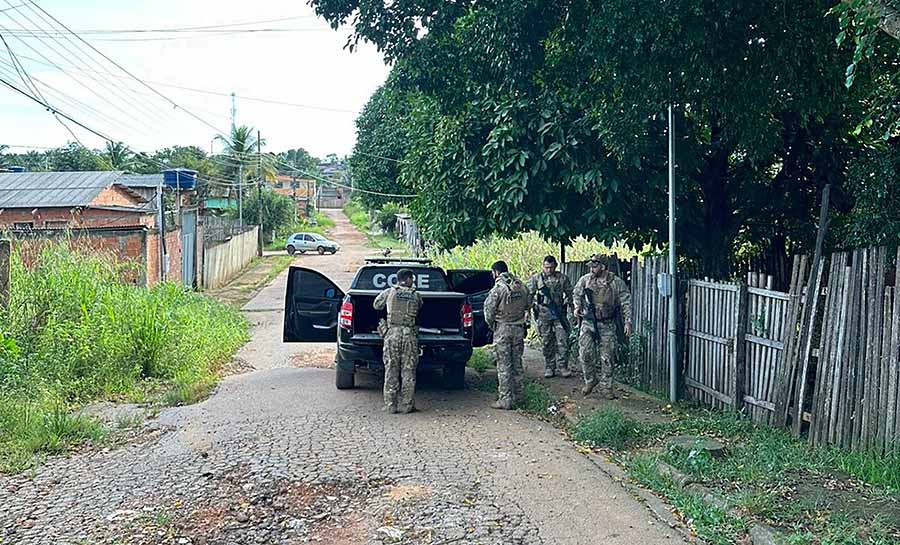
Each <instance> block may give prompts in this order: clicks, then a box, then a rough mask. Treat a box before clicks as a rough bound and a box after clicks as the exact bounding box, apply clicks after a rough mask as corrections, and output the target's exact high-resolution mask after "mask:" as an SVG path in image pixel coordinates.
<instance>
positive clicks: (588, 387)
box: [581, 380, 597, 397]
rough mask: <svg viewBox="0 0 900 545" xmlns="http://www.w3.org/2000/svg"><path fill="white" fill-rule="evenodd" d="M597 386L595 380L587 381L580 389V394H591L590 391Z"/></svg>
mask: <svg viewBox="0 0 900 545" xmlns="http://www.w3.org/2000/svg"><path fill="white" fill-rule="evenodd" d="M596 386H597V381H596V380H591V381H588V382H587V384H585V385H584V388H582V389H581V395H583V396H585V397H587V396H589V395H591V392H593V391H594V387H596Z"/></svg>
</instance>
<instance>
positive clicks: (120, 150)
mask: <svg viewBox="0 0 900 545" xmlns="http://www.w3.org/2000/svg"><path fill="white" fill-rule="evenodd" d="M103 160H104V161H105V162H106V164H107V166H108V167H109V168H110V169H111V170H131V168H132V167H133V166H134V153H132V151H131V150H130V149H128V146H126V145H125V143H124V142H112V141H109V142H107V143H106V150H105V151H104V152H103Z"/></svg>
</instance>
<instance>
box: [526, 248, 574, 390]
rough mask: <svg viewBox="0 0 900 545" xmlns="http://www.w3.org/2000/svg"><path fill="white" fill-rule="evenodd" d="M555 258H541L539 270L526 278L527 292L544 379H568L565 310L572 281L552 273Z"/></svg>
mask: <svg viewBox="0 0 900 545" xmlns="http://www.w3.org/2000/svg"><path fill="white" fill-rule="evenodd" d="M557 265H558V264H557V262H556V258H555V257H553V256H552V255H548V256H546V257H545V258H544V262H543V266H542V269H543V270H542V271H541V272H539V273H537V274H535V275H534V276H532V277H531V278H529V279H528V284H527V286H528V291H530V292H531V293H532V295H533V296H534V309H533V310H534V314H535V320H536V321H537V327H538V333H539V334H540V336H541V346H542V348H543V352H544V376H545V377H546V378H551V377H553V376H556V372H557V370H558V371H559V374H560V375H562V376H563V377H571V376H572V371H569V359H568V356H569V332H568V325H569V322H568V318H567V316H566V308H567V307H568V306H569V305H570V304H571V302H572V282H571V281H570V280H569V277H568V276H566V275H564V274H561V273H560V272H559V271H557V270H556V267H557Z"/></svg>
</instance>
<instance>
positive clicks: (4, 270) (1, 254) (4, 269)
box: [0, 240, 11, 308]
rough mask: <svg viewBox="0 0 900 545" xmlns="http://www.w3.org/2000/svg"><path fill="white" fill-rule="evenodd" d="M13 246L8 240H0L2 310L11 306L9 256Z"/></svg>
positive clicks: (0, 303)
mask: <svg viewBox="0 0 900 545" xmlns="http://www.w3.org/2000/svg"><path fill="white" fill-rule="evenodd" d="M10 252H11V244H10V241H8V240H0V308H6V305H8V304H9V256H10Z"/></svg>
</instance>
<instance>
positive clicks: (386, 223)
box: [375, 203, 403, 233]
mask: <svg viewBox="0 0 900 545" xmlns="http://www.w3.org/2000/svg"><path fill="white" fill-rule="evenodd" d="M402 210H403V209H402V208H401V207H400V205H399V204H396V203H387V204H385V205H384V206H382V207H381V209H380V210H378V213H377V214H376V216H375V221H376V222H377V223H378V226H379V227H381V230H382V231H384V232H385V233H393V232H394V230H395V229H396V226H397V217H396V216H397V214H399V213H400V212H402Z"/></svg>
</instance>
